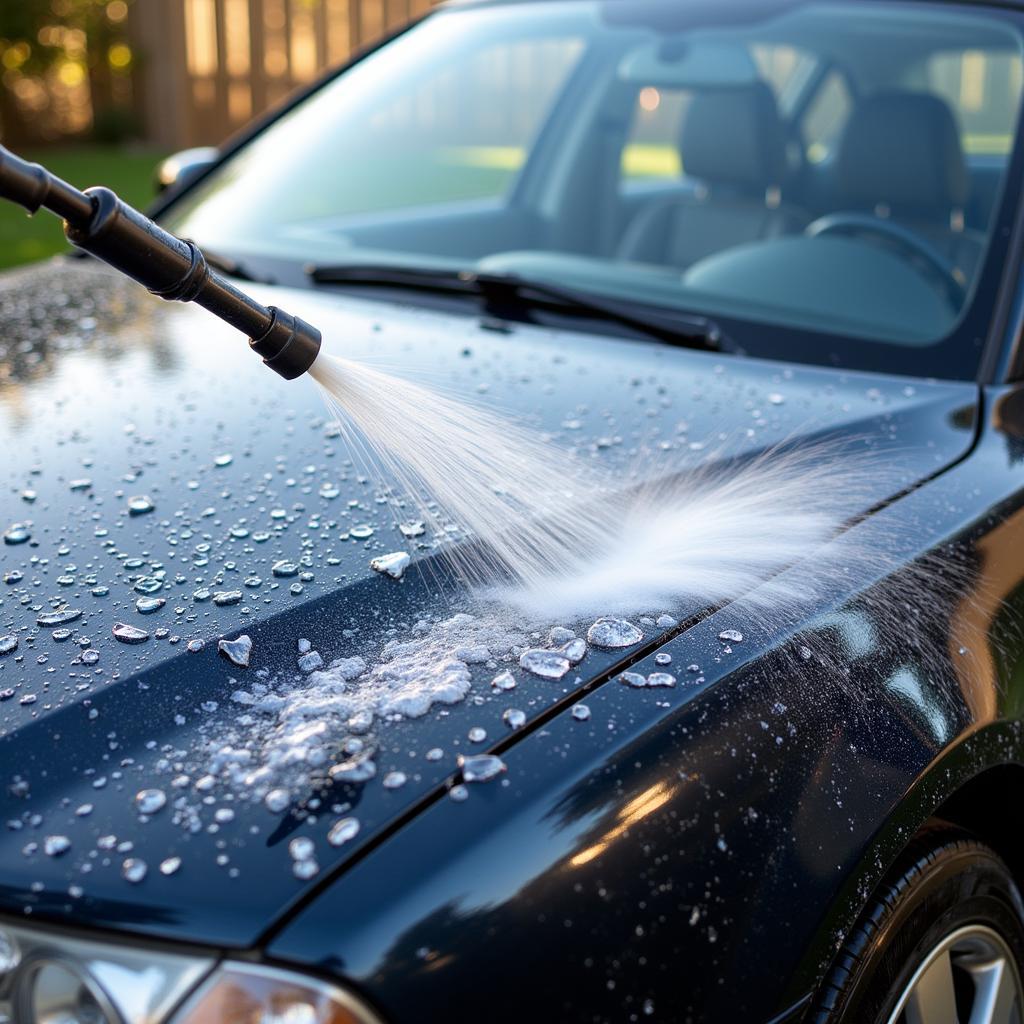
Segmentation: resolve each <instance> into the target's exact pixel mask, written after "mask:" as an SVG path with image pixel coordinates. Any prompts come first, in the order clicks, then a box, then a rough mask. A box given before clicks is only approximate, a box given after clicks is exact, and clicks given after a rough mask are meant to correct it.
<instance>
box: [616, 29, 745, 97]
mask: <svg viewBox="0 0 1024 1024" xmlns="http://www.w3.org/2000/svg"><path fill="white" fill-rule="evenodd" d="M618 76H619V79H620V80H621V81H623V82H629V83H631V84H634V85H653V86H656V87H659V88H662V89H685V90H693V91H698V90H701V89H722V88H730V87H739V86H745V85H751V84H753V83H754V82H755V81H757V78H758V74H757V65H756V64H755V63H754V60H753V58H752V57H751V56H750V53H749V52H748V50H747V48H746V47H745V46H741V45H739V44H736V43H730V42H725V41H720V40H716V39H709V38H707V37H706V36H705V37H704V38H701V36H700V35H699V34H697V33H694V34H692V35H689V36H688V37H686V38H685V39H683V38H679V37H676V38H675V39H672V38H669V39H663V40H661V41H658V42H653V43H647V44H646V45H644V46H640V47H638V48H637V49H635V50H633V51H632V52H631V53H627V54H626V56H625V57H623V58H622V60H621V61H620V62H619V69H618Z"/></svg>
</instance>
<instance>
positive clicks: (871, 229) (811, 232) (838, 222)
mask: <svg viewBox="0 0 1024 1024" xmlns="http://www.w3.org/2000/svg"><path fill="white" fill-rule="evenodd" d="M804 234H805V235H806V236H807V237H808V238H820V237H822V236H823V235H852V236H857V235H877V236H878V237H879V238H881V239H882V240H883V241H886V242H891V243H893V244H894V245H895V246H896V248H897V249H899V250H900V251H901V253H902V254H903V255H904V256H906V257H908V259H909V261H910V262H911V263H914V264H918V265H923V267H924V269H925V270H926V271H927V272H928V273H929V274H931V276H932V277H935V278H937V279H938V281H939V283H940V284H941V285H942V287H943V290H944V291H945V293H946V296H947V297H948V298H949V300H950V302H951V303H952V304H953V309H954V310H959V309H960V308H961V307H962V306H963V304H964V300H965V299H966V297H967V286H966V282H965V281H964V280H963V275H962V274H961V272H960V271H959V270H958V269H957V268H956V267H955V266H954V265H953V264H952V263H951V262H950V260H948V259H947V258H946V257H945V256H943V255H942V253H941V252H939V250H938V249H936V248H935V246H934V245H932V244H931V242H929V241H928V240H927V239H925V238H922V237H921V236H920V235H918V234H916V233H915V232H913V231H911V230H910V229H909V228H905V227H903V225H902V224H896V223H894V222H893V221H891V220H882V219H881V218H880V217H872V216H870V215H869V214H866V213H852V212H851V213H829V214H826V215H825V216H824V217H819V218H818V219H817V220H816V221H814V222H813V223H811V224H808V225H807V227H806V228H804Z"/></svg>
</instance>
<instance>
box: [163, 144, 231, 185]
mask: <svg viewBox="0 0 1024 1024" xmlns="http://www.w3.org/2000/svg"><path fill="white" fill-rule="evenodd" d="M218 155H219V154H218V151H217V148H216V147H215V146H196V147H194V148H193V149H183V150H182V151H181V152H180V153H174V154H173V155H171V156H169V157H167V159H166V160H162V161H161V162H160V164H159V165H158V166H157V169H156V190H157V191H158V192H163V191H164V190H165V189H168V188H172V187H177V186H180V185H186V184H188V182H190V181H192V180H193V179H194V178H197V177H198V176H199V175H200V174H202V172H203V171H205V170H206V168H207V167H209V166H210V165H211V164H213V163H215V162H216V160H217V157H218Z"/></svg>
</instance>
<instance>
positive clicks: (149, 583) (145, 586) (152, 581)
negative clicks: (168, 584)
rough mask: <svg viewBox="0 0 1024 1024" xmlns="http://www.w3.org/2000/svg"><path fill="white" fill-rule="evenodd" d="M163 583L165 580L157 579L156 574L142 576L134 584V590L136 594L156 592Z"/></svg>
mask: <svg viewBox="0 0 1024 1024" xmlns="http://www.w3.org/2000/svg"><path fill="white" fill-rule="evenodd" d="M163 585H164V582H163V580H160V579H157V578H156V576H140V577H139V578H138V579H137V580H136V581H135V584H134V585H133V586H132V590H134V591H135V593H136V594H155V593H156V592H157V591H158V590H159V589H160V588H161V587H162V586H163Z"/></svg>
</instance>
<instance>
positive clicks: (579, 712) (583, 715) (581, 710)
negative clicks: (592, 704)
mask: <svg viewBox="0 0 1024 1024" xmlns="http://www.w3.org/2000/svg"><path fill="white" fill-rule="evenodd" d="M572 717H573V718H575V719H576V721H577V722H585V721H587V719H588V718H590V708H588V707H587V705H586V704H574V705H573V709H572Z"/></svg>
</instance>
